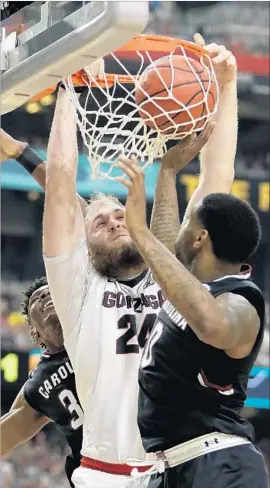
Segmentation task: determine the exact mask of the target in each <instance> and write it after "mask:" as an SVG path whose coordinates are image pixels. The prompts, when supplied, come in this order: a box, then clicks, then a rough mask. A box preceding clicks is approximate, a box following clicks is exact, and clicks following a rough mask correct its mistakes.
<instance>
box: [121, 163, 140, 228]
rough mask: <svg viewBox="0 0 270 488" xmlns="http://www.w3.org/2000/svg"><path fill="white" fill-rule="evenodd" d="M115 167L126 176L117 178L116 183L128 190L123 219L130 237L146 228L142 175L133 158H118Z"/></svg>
mask: <svg viewBox="0 0 270 488" xmlns="http://www.w3.org/2000/svg"><path fill="white" fill-rule="evenodd" d="M117 166H118V167H119V168H120V169H121V170H122V171H123V172H124V173H125V174H126V175H127V176H128V178H129V179H126V178H125V177H124V176H119V177H118V178H117V180H118V181H120V182H121V183H123V185H125V186H126V187H127V188H128V197H127V200H126V212H125V219H126V224H127V227H128V230H129V233H130V235H131V236H134V234H135V235H136V230H140V229H142V228H143V227H147V223H146V196H145V186H144V173H143V170H142V168H141V167H140V165H139V163H138V162H137V161H136V159H135V158H133V157H131V158H130V159H128V158H125V157H124V156H122V157H120V158H119V162H118V164H117Z"/></svg>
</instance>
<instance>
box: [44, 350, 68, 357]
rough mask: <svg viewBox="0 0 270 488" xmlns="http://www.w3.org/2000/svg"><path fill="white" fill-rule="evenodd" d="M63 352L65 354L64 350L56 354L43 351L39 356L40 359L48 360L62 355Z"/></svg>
mask: <svg viewBox="0 0 270 488" xmlns="http://www.w3.org/2000/svg"><path fill="white" fill-rule="evenodd" d="M63 352H65V353H66V350H65V349H61V350H60V351H57V352H50V351H44V352H43V353H42V354H41V355H40V359H43V358H44V359H49V358H51V357H53V356H56V355H57V354H60V353H63Z"/></svg>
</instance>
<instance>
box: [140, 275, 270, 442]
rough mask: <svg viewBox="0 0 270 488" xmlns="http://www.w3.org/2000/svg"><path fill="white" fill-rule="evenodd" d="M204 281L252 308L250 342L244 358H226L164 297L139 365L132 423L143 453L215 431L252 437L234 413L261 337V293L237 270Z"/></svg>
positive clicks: (240, 403)
mask: <svg viewBox="0 0 270 488" xmlns="http://www.w3.org/2000/svg"><path fill="white" fill-rule="evenodd" d="M204 286H206V287H207V289H208V290H209V291H210V293H212V295H213V296H214V297H217V296H219V295H221V294H222V293H228V292H231V293H236V294H239V295H242V296H243V297H244V298H246V299H247V300H248V301H249V302H250V303H251V304H252V305H253V306H254V307H255V309H256V311H257V313H258V315H259V318H260V321H261V327H260V330H259V333H258V336H257V339H256V342H255V344H254V347H253V349H252V351H251V353H250V354H249V356H247V357H246V358H244V359H233V358H230V357H229V356H228V355H227V354H226V353H225V352H224V351H222V350H220V349H216V348H214V347H212V346H210V345H208V344H205V343H203V342H202V341H200V340H199V339H198V338H197V336H196V335H195V333H194V332H193V331H192V330H191V328H190V327H189V326H188V324H187V322H186V321H185V320H184V319H183V317H182V316H181V315H180V314H179V313H178V312H177V311H176V310H175V309H174V307H173V306H172V305H171V304H170V303H169V302H168V301H166V302H165V303H164V305H163V308H162V310H161V312H160V314H159V316H158V320H157V322H156V324H155V326H154V328H153V330H152V333H151V336H150V338H149V340H148V342H147V345H146V347H145V350H144V354H143V358H142V361H141V365H140V370H139V385H140V392H139V413H138V422H139V428H140V432H141V436H142V440H143V445H144V448H145V450H146V452H154V451H159V450H165V449H168V448H170V447H173V446H175V445H178V444H180V443H182V442H186V441H188V440H190V439H193V438H196V437H199V436H201V435H204V434H208V433H211V432H215V431H217V432H223V433H225V434H234V435H238V436H242V437H246V438H248V439H249V440H252V439H253V428H252V426H251V425H250V424H249V422H248V421H246V420H245V419H244V418H242V417H241V414H240V412H241V409H242V407H243V405H244V402H245V399H246V391H247V382H248V378H249V372H250V370H251V368H252V366H253V363H254V361H255V359H256V357H257V354H258V352H259V349H260V346H261V343H262V339H263V320H264V299H263V295H262V293H261V291H260V290H259V288H258V287H257V286H256V285H255V284H254V283H253V282H252V281H251V280H250V279H248V278H246V277H243V276H241V275H237V276H225V277H223V278H220V279H218V280H215V281H213V282H211V283H207V284H205V285H204Z"/></svg>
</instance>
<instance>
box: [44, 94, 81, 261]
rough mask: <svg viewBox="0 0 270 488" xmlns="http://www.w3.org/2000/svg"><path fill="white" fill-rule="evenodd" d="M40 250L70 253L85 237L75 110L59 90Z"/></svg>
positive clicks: (58, 253)
mask: <svg viewBox="0 0 270 488" xmlns="http://www.w3.org/2000/svg"><path fill="white" fill-rule="evenodd" d="M47 155H48V162H47V172H46V193H45V208H44V221H43V251H44V254H45V255H46V256H47V257H55V256H59V255H61V254H64V253H66V252H69V251H70V250H71V249H72V248H73V247H74V246H75V245H76V244H77V243H78V242H79V241H80V239H81V238H82V237H84V236H85V228H84V221H83V216H82V212H81V209H80V206H79V204H78V199H77V194H76V176H77V164H78V148H77V135H76V117H75V109H74V107H73V106H72V104H71V101H70V99H69V96H68V94H67V93H66V91H65V90H63V89H62V88H60V90H59V93H58V97H57V101H56V107H55V113H54V119H53V123H52V128H51V134H50V138H49V144H48V151H47Z"/></svg>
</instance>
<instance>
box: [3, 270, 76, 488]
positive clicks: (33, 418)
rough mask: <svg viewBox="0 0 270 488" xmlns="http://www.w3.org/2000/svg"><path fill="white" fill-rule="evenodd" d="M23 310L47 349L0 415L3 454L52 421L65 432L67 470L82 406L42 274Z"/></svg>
mask: <svg viewBox="0 0 270 488" xmlns="http://www.w3.org/2000/svg"><path fill="white" fill-rule="evenodd" d="M24 295H25V298H24V302H23V304H22V313H23V314H24V315H25V316H26V320H27V322H28V324H29V328H30V333H31V338H32V341H33V342H34V344H35V345H36V347H41V348H46V351H44V353H43V354H42V355H41V360H40V362H39V363H38V365H37V367H36V368H35V369H34V370H33V371H32V372H31V373H30V375H29V379H28V380H27V381H26V383H25V384H24V386H23V388H22V389H21V391H20V393H19V394H18V396H17V397H16V399H15V401H14V403H13V405H12V407H11V409H10V411H9V412H8V413H7V414H6V415H3V416H2V417H1V419H0V434H1V455H2V456H4V455H7V454H9V453H11V452H12V451H13V450H14V449H15V448H16V447H17V446H19V445H20V444H23V443H24V442H27V441H28V440H29V439H32V437H34V436H35V435H36V434H37V433H38V432H39V431H40V430H41V429H42V428H43V427H44V426H45V425H47V424H48V423H49V422H54V423H55V425H56V427H57V428H58V429H59V431H60V432H61V433H62V434H63V435H64V436H65V437H66V440H67V442H68V444H69V446H70V448H71V452H72V455H70V456H67V459H66V465H65V468H66V474H67V477H68V480H69V482H70V485H71V486H74V485H73V484H72V483H71V476H72V473H73V471H74V469H76V468H77V467H78V466H79V465H80V459H81V456H80V451H81V447H82V425H83V411H82V409H81V407H80V403H79V400H78V396H77V392H76V387H75V378H74V372H73V370H72V367H71V364H70V361H69V358H68V355H67V353H66V351H65V349H64V344H63V333H62V329H61V325H60V322H59V320H58V317H57V315H56V313H55V310H54V307H53V305H52V300H51V297H50V293H49V287H48V284H47V280H46V278H40V279H38V280H35V281H34V282H33V283H32V284H31V285H30V286H29V287H28V289H27V290H26V291H25V292H24Z"/></svg>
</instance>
